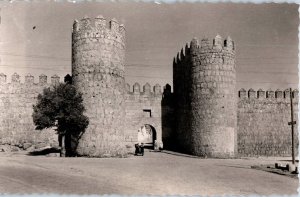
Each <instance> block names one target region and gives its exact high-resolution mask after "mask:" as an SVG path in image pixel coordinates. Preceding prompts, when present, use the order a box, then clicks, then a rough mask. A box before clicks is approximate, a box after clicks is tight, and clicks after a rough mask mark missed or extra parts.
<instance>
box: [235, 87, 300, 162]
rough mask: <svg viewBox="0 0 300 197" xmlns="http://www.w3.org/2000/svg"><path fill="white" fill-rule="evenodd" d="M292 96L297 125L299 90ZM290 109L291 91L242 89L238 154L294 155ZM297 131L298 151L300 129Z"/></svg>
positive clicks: (240, 94)
mask: <svg viewBox="0 0 300 197" xmlns="http://www.w3.org/2000/svg"><path fill="white" fill-rule="evenodd" d="M293 97H294V98H293V102H294V120H296V121H297V124H298V90H294V91H293ZM290 107H291V106H290V92H289V90H285V91H281V90H276V91H275V92H274V91H272V90H268V91H263V90H261V89H260V90H258V91H257V92H256V91H254V90H253V89H250V90H249V91H247V92H246V90H244V89H242V90H240V91H239V100H238V124H237V125H238V127H237V128H238V132H237V135H238V152H239V155H240V156H291V150H292V149H291V144H292V140H291V126H289V125H288V122H290V121H291V108H290ZM294 128H295V145H296V149H298V129H297V128H298V126H297V125H295V127H294ZM296 155H297V152H296Z"/></svg>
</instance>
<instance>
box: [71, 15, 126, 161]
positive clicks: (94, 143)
mask: <svg viewBox="0 0 300 197" xmlns="http://www.w3.org/2000/svg"><path fill="white" fill-rule="evenodd" d="M124 58H125V28H124V26H123V25H120V24H119V23H118V22H117V21H116V20H115V19H112V20H111V21H109V23H107V22H106V19H105V18H103V17H102V16H98V17H96V18H95V19H94V20H91V19H90V18H88V17H85V18H83V19H81V20H80V21H77V20H75V21H74V24H73V32H72V78H73V84H74V85H75V86H76V88H77V89H78V90H79V91H80V92H81V93H82V94H83V99H84V104H85V107H86V115H87V116H88V117H89V121H90V123H89V126H88V128H87V130H86V132H85V133H84V134H83V136H82V137H81V139H80V141H79V144H78V147H77V153H78V154H79V155H88V156H95V157H103V156H121V155H124V154H125V153H126V149H125V145H124V138H125V136H124V116H125V109H124V93H125V81H124Z"/></svg>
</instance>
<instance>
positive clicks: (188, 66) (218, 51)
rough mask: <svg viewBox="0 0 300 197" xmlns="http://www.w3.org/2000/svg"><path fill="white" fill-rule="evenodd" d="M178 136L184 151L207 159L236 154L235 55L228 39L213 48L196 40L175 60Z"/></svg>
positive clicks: (218, 42) (217, 40)
mask: <svg viewBox="0 0 300 197" xmlns="http://www.w3.org/2000/svg"><path fill="white" fill-rule="evenodd" d="M173 81H174V94H175V100H176V101H177V105H176V106H175V109H176V115H177V120H176V123H177V126H176V128H177V135H178V141H179V143H181V146H182V148H184V150H185V151H187V152H190V153H192V154H194V155H199V156H208V157H231V156H234V154H235V152H236V140H237V139H236V120H237V110H236V96H235V83H236V71H235V52H234V47H233V41H232V40H231V39H230V38H229V37H228V38H227V39H226V40H225V42H224V45H223V44H222V38H221V37H220V36H219V35H218V36H216V38H215V39H214V43H213V46H211V45H210V44H209V41H208V39H203V40H202V41H201V45H200V46H199V44H198V40H197V39H193V40H192V41H191V44H190V47H188V46H186V48H185V54H184V53H183V50H181V53H180V55H179V54H178V55H177V58H176V59H175V60H174V80H173Z"/></svg>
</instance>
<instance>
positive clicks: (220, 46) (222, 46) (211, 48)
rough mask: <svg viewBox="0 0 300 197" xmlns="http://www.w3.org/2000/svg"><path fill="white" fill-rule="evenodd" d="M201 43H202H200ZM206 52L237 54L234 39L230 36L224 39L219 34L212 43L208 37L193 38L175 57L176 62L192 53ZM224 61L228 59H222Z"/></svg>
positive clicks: (230, 55)
mask: <svg viewBox="0 0 300 197" xmlns="http://www.w3.org/2000/svg"><path fill="white" fill-rule="evenodd" d="M199 43H200V44H199ZM200 53H202V54H204V53H208V54H209V53H212V54H211V55H213V54H216V53H223V55H228V56H229V57H232V56H233V55H234V54H235V47H234V41H233V40H232V39H231V38H230V37H229V36H228V37H227V38H226V39H224V40H223V39H222V37H221V36H220V35H217V36H216V37H215V38H214V39H213V40H212V43H211V41H210V40H209V39H208V38H203V39H202V40H201V41H200V42H199V40H198V38H196V37H195V38H193V39H192V41H191V42H190V43H186V46H185V48H182V49H181V51H180V52H178V53H177V55H176V56H175V57H174V61H173V62H174V63H175V64H179V63H180V62H181V61H183V60H185V58H186V57H187V56H188V57H189V56H190V55H197V54H200ZM212 57H214V56H212ZM222 61H226V59H224V58H223V59H222Z"/></svg>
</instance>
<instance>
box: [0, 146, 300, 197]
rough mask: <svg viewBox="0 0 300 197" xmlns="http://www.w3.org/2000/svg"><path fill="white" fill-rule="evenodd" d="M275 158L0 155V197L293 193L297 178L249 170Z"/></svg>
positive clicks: (155, 155)
mask: <svg viewBox="0 0 300 197" xmlns="http://www.w3.org/2000/svg"><path fill="white" fill-rule="evenodd" d="M281 159H282V158H281ZM278 160H280V158H250V159H249V158H248V159H227V160H224V159H200V158H194V157H188V156H184V155H180V156H178V155H174V154H173V153H154V152H146V153H145V156H144V157H134V156H132V157H130V158H103V159H96V158H59V157H45V156H26V155H21V154H13V155H11V154H7V153H0V193H60V194H62V193H67V194H74V193H76V194H124V195H125V194H128V195H130V194H131V195H132V194H140V195H141V194H154V195H155V194H157V195H165V194H178V195H180V194H181V195H183V194H187V195H194V194H201V195H215V194H218V195H221V194H231V195H248V194H259V195H270V194H281V195H282V194H289V195H291V194H297V188H298V180H297V179H295V178H290V177H286V176H282V175H278V174H273V173H268V172H264V171H260V170H255V169H251V168H250V167H251V165H257V164H274V163H275V161H278Z"/></svg>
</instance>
